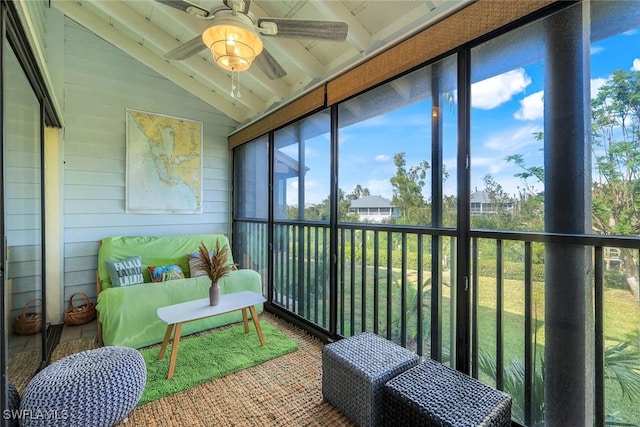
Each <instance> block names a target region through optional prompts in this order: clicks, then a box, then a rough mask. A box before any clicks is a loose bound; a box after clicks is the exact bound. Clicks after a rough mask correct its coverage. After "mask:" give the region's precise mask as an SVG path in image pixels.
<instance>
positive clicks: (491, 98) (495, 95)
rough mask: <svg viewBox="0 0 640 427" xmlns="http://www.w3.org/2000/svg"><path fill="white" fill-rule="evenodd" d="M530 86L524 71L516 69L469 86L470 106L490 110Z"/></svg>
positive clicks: (528, 78)
mask: <svg viewBox="0 0 640 427" xmlns="http://www.w3.org/2000/svg"><path fill="white" fill-rule="evenodd" d="M529 84H531V77H529V76H528V75H527V74H526V73H525V71H524V69H522V68H518V69H517V70H511V71H508V72H506V73H504V74H500V75H498V76H494V77H491V78H488V79H486V80H483V81H481V82H478V83H475V84H473V85H471V105H472V107H474V108H480V109H482V110H490V109H492V108H496V107H498V106H499V105H501V104H504V103H505V102H507V101H509V100H511V98H513V96H514V95H516V94H518V93H520V92H522V91H524V89H525V88H526V87H527V86H529Z"/></svg>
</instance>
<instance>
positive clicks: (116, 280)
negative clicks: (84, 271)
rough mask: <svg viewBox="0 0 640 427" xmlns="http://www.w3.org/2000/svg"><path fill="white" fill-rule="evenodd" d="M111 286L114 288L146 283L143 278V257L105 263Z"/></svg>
mask: <svg viewBox="0 0 640 427" xmlns="http://www.w3.org/2000/svg"><path fill="white" fill-rule="evenodd" d="M105 263H106V264H107V270H108V271H109V277H110V278H111V284H112V285H113V286H114V287H121V286H129V285H137V284H139V283H144V277H142V257H140V256H134V257H131V258H125V259H118V260H115V259H114V260H109V261H105Z"/></svg>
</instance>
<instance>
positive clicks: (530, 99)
mask: <svg viewBox="0 0 640 427" xmlns="http://www.w3.org/2000/svg"><path fill="white" fill-rule="evenodd" d="M543 98H544V92H543V91H540V92H536V93H534V94H532V95H529V96H526V97H524V99H521V100H520V109H519V110H518V111H516V112H515V114H514V115H513V117H514V118H515V119H516V120H537V119H541V118H542V116H543V114H544V102H543Z"/></svg>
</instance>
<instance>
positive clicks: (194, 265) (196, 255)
mask: <svg viewBox="0 0 640 427" xmlns="http://www.w3.org/2000/svg"><path fill="white" fill-rule="evenodd" d="M214 253H215V252H213V251H209V256H210V257H212V256H213V254H214ZM187 258H188V259H189V272H190V273H191V275H190V276H189V277H200V276H206V275H207V272H206V271H204V270H202V269H199V268H198V259H200V252H193V253H190V254H187Z"/></svg>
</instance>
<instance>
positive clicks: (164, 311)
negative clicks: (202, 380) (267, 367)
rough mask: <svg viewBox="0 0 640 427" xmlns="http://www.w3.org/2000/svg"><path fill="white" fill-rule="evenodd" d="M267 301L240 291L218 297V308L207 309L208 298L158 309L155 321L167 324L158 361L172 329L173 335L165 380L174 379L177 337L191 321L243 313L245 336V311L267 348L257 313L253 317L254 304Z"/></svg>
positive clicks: (246, 319) (255, 294)
mask: <svg viewBox="0 0 640 427" xmlns="http://www.w3.org/2000/svg"><path fill="white" fill-rule="evenodd" d="M265 301H266V299H265V298H264V297H263V296H262V295H260V294H257V293H255V292H249V291H242V292H234V293H231V294H224V295H220V304H218V305H216V306H214V307H212V306H210V305H209V298H203V299H198V300H194V301H187V302H183V303H180V304H174V305H169V306H166V307H160V308H159V309H158V317H159V318H160V320H162V321H163V322H165V323H166V324H167V331H166V332H165V334H164V340H163V341H162V347H161V348H160V353H159V354H158V359H162V358H163V357H164V352H165V350H166V349H167V345H168V344H169V340H170V339H171V332H172V331H173V328H174V326H175V333H174V334H173V347H172V348H171V359H170V360H169V373H168V374H167V379H171V378H173V370H174V369H175V367H176V357H177V356H178V345H179V344H180V334H181V333H182V324H183V323H187V322H192V321H194V320H199V319H205V318H207V317H212V316H217V315H219V314H224V313H229V312H231V311H236V310H242V320H243V321H244V332H245V333H246V334H248V333H249V319H248V316H247V309H249V311H250V312H251V318H252V319H253V324H254V325H255V327H256V332H257V333H258V338H260V344H261V345H266V344H267V343H266V342H265V340H264V336H263V335H262V328H261V327H260V319H258V313H256V308H255V305H256V304H261V303H263V302H265Z"/></svg>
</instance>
